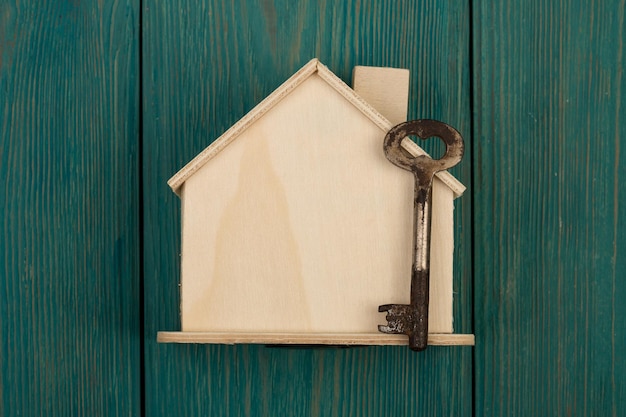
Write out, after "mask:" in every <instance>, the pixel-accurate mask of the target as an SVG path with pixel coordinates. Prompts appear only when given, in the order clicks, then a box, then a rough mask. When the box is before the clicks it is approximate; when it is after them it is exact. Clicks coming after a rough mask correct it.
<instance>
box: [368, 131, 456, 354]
mask: <svg viewBox="0 0 626 417" xmlns="http://www.w3.org/2000/svg"><path fill="white" fill-rule="evenodd" d="M409 135H415V136H418V137H419V138H420V139H428V138H430V137H433V136H437V137H438V138H440V139H441V140H443V141H444V143H445V144H446V153H445V155H444V156H443V157H441V159H432V158H430V157H429V156H427V155H420V156H413V155H411V154H410V153H409V152H408V151H407V150H406V149H404V148H403V147H402V145H401V143H402V140H403V139H404V138H405V137H407V136H409ZM383 149H384V152H385V156H386V157H387V159H389V161H391V162H392V163H393V164H394V165H396V166H398V167H400V168H403V169H406V170H407V171H411V172H412V173H413V175H414V176H415V196H414V198H415V201H414V208H413V267H412V271H411V304H408V305H407V304H385V305H381V306H379V307H378V311H379V312H385V311H386V312H387V322H388V323H387V325H386V326H378V330H379V331H381V332H383V333H394V334H406V335H407V336H409V347H410V348H411V349H412V350H416V351H420V350H424V349H426V346H427V345H428V296H429V294H428V292H429V286H430V216H431V206H430V201H431V196H432V183H433V176H434V175H435V173H437V172H439V171H443V170H446V169H449V168H452V167H453V166H455V165H456V164H458V163H459V162H460V161H461V158H463V138H462V137H461V134H460V133H459V132H457V131H456V129H454V128H453V127H451V126H449V125H447V124H445V123H442V122H438V121H436V120H413V121H410V122H404V123H400V124H399V125H397V126H394V127H393V128H391V130H389V132H388V133H387V136H385V140H384V143H383Z"/></svg>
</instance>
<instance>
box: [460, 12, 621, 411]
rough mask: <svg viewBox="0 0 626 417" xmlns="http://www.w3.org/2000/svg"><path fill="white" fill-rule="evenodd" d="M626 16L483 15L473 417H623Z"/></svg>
mask: <svg viewBox="0 0 626 417" xmlns="http://www.w3.org/2000/svg"><path fill="white" fill-rule="evenodd" d="M624 13H625V12H624V0H620V1H605V0H604V1H603V0H597V1H588V0H587V1H583V0H580V1H528V2H516V1H508V0H503V1H499V2H476V3H475V5H474V16H475V18H476V19H475V21H474V34H475V36H474V43H473V44H474V63H475V67H474V68H475V69H474V77H473V80H474V84H473V85H474V97H473V99H474V110H475V112H474V114H475V117H474V123H475V129H474V132H475V133H474V137H473V141H472V143H473V150H474V154H473V157H474V160H473V165H474V175H475V176H474V194H473V195H474V201H475V204H474V208H475V217H474V230H475V235H474V242H475V248H476V251H475V254H476V255H475V257H474V264H475V275H474V277H475V278H474V280H475V283H476V287H475V294H476V297H475V301H474V306H475V322H474V323H475V329H476V335H477V343H478V345H477V347H476V350H475V353H476V358H475V363H476V367H475V372H476V377H475V381H476V415H479V416H482V415H488V416H532V415H534V416H542V415H545V416H624V415H626V384H625V383H624V379H625V378H626V356H625V355H626V304H625V302H624V300H626V257H625V255H624V252H625V251H626V240H625V239H626V237H625V235H626V149H623V148H622V145H623V144H624V143H626V142H625V140H626V117H625V116H626V95H625V94H624V91H623V89H624V88H626V80H625V79H624V46H625V38H624Z"/></svg>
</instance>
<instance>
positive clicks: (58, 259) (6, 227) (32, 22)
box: [0, 0, 140, 416]
mask: <svg viewBox="0 0 626 417" xmlns="http://www.w3.org/2000/svg"><path fill="white" fill-rule="evenodd" d="M137 6H138V3H137V2H134V1H131V2H127V1H106V0H105V1H95V0H93V1H82V2H69V1H64V2H19V1H4V2H2V4H1V5H0V178H2V180H1V181H0V219H1V226H0V229H1V231H0V236H1V238H0V300H1V301H0V333H1V337H2V344H1V345H0V369H1V371H0V415H1V416H18V415H20V416H41V415H59V416H61V415H63V416H84V415H116V416H135V415H138V414H139V412H140V386H139V384H140V369H139V366H138V364H139V354H140V346H139V342H140V339H139V338H138V337H137V335H138V333H139V328H140V326H139V313H140V311H139V308H138V307H139V304H138V302H139V275H138V273H139V263H138V257H139V253H140V252H139V233H138V230H139V229H138V194H137V192H138V176H137V173H138V164H137V156H138V154H137V138H138V104H139V101H138V83H137V81H138V80H137V73H138V50H137V45H138V36H137V27H138V26H137V24H138V15H137V13H138V7H137Z"/></svg>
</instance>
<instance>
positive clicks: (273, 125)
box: [168, 60, 459, 340]
mask: <svg viewBox="0 0 626 417" xmlns="http://www.w3.org/2000/svg"><path fill="white" fill-rule="evenodd" d="M315 61H316V60H313V61H312V62H313V63H315ZM308 67H310V64H307V65H305V66H304V67H303V68H302V69H300V70H299V71H298V72H296V74H294V75H293V76H292V77H290V79H289V80H287V81H286V82H285V83H283V84H282V85H281V86H280V87H279V88H278V89H276V90H275V91H274V92H272V94H271V95H270V96H268V97H267V98H265V99H264V100H263V102H262V103H260V104H259V105H258V106H256V107H255V108H254V109H253V110H252V111H250V112H249V113H248V114H247V115H246V116H244V118H243V119H242V120H240V121H239V122H237V123H236V124H235V125H233V127H231V128H230V129H229V130H228V131H227V132H226V133H225V134H224V135H222V136H220V138H218V139H216V140H215V142H213V143H212V144H211V146H209V147H208V148H206V149H205V150H204V151H203V152H202V153H201V154H200V155H199V156H196V157H195V158H194V159H193V160H192V161H191V162H190V163H189V164H187V165H186V166H185V167H184V168H183V169H181V171H179V173H177V174H176V175H175V176H174V177H173V178H174V179H176V178H179V177H180V176H181V173H182V174H184V173H186V172H191V173H192V174H191V176H188V177H187V179H186V180H185V183H184V186H181V190H182V191H180V192H179V193H180V197H181V207H182V210H181V211H182V220H181V222H182V223H181V224H182V243H181V252H182V253H181V321H182V325H181V327H182V330H184V331H205V332H208V331H219V332H227V331H233V332H244V331H250V332H252V333H257V332H264V331H265V332H281V331H283V332H287V333H289V334H293V333H300V334H303V333H307V332H317V333H319V332H325V333H339V332H341V333H347V334H351V333H363V332H365V333H368V332H376V331H377V328H378V325H379V324H381V323H386V321H385V315H384V314H381V313H379V312H378V306H379V305H381V304H386V303H390V302H392V303H403V304H408V303H409V288H410V284H409V283H410V278H409V277H410V271H411V260H412V256H411V253H412V252H411V251H412V239H413V230H412V227H413V225H412V221H413V211H414V207H413V197H414V195H413V194H414V186H415V179H414V177H413V175H411V174H410V173H408V172H406V171H404V170H401V169H397V167H396V166H394V165H393V164H391V163H390V162H389V161H388V160H387V158H386V157H385V155H384V152H383V149H382V148H383V147H382V146H381V144H382V143H383V138H384V137H385V134H386V133H387V131H388V130H389V129H390V128H391V127H392V126H391V124H390V123H389V122H388V121H385V120H381V122H382V123H384V125H383V127H382V128H381V126H380V125H379V124H377V123H376V120H377V119H382V118H381V117H380V115H379V114H377V113H374V111H373V109H371V108H369V107H367V106H365V105H363V106H362V105H361V104H364V103H362V102H361V101H360V100H359V101H357V100H354V99H358V97H357V96H356V95H355V94H354V91H352V90H351V89H350V88H349V87H348V86H347V85H345V84H344V83H343V82H341V80H339V79H338V78H337V77H336V76H334V75H333V74H332V73H331V72H330V71H329V70H328V69H327V68H326V67H324V66H321V65H320V68H319V70H318V71H317V72H315V73H312V74H310V75H309V76H308V77H306V79H302V78H303V77H302V76H301V74H302V73H303V72H305V73H306V72H307V71H306V70H307V68H308ZM321 74H325V76H324V77H322V76H320V75H321ZM327 79H330V80H331V81H332V83H329V82H327ZM296 81H297V82H296ZM294 84H297V85H296V86H294ZM386 85H389V83H387V84H386ZM405 87H408V86H407V85H406V83H405ZM275 97H281V99H280V100H277V99H275ZM346 97H348V98H352V99H353V101H349V100H347V99H346ZM371 113H374V114H373V116H374V117H375V119H372V118H370V116H369V115H370V114H371ZM402 119H404V120H405V119H406V112H405V114H404V116H403V117H402ZM247 120H254V122H251V123H246V124H249V126H247V127H246V128H240V127H239V124H240V123H242V121H247ZM242 124H243V123H242ZM433 140H437V139H433ZM224 142H226V143H227V144H228V145H224V144H223V143H224ZM405 143H410V144H413V145H414V146H415V144H414V142H412V141H410V140H408V141H405ZM214 148H216V149H218V150H219V152H218V153H216V151H215V149H214ZM407 151H408V152H411V151H412V150H407ZM421 153H423V151H421ZM203 154H207V155H212V157H211V158H210V159H206V158H203ZM413 155H414V156H417V155H416V154H413ZM198 161H202V162H203V163H202V167H201V168H196V167H197V165H199V162H198ZM440 174H441V175H440V177H439V178H450V181H449V182H450V183H457V184H458V181H457V180H455V179H453V178H452V177H451V175H450V174H449V173H447V172H441V173H440ZM173 183H174V184H176V183H177V182H176V181H172V179H170V181H168V184H169V185H170V186H172V187H173V189H174V190H176V188H174V186H173V185H172V184H173ZM458 190H459V187H457V188H456V191H457V192H458ZM453 199H454V193H453V191H452V189H450V188H448V187H447V186H445V185H443V183H442V182H441V181H440V180H436V181H435V182H434V184H433V196H432V207H433V213H432V223H433V228H432V238H431V242H430V256H431V258H432V262H431V269H430V271H431V279H430V292H429V297H430V302H429V311H430V313H429V331H430V332H432V333H452V321H453V317H452V280H453V278H452V263H453V251H452V248H453V239H454V227H453V225H452V221H453V215H454V210H453ZM381 213H384V215H382V214H381ZM338 318H340V319H338ZM380 336H381V338H383V336H384V335H383V334H382V333H380ZM381 340H385V339H384V338H383V339H381Z"/></svg>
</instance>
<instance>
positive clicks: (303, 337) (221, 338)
mask: <svg viewBox="0 0 626 417" xmlns="http://www.w3.org/2000/svg"><path fill="white" fill-rule="evenodd" d="M157 341H158V342H159V343H212V344H231V345H232V344H241V343H248V344H249V343H254V344H269V345H277V344H285V345H313V346H315V345H338V346H359V345H362V346H386V345H395V346H408V344H409V340H408V338H407V337H406V336H404V335H392V334H386V335H382V336H381V334H380V333H378V332H376V333H306V334H289V333H233V332H228V333H216V332H159V333H158V334H157ZM473 345H474V335H473V334H449V333H429V334H428V346H473Z"/></svg>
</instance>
